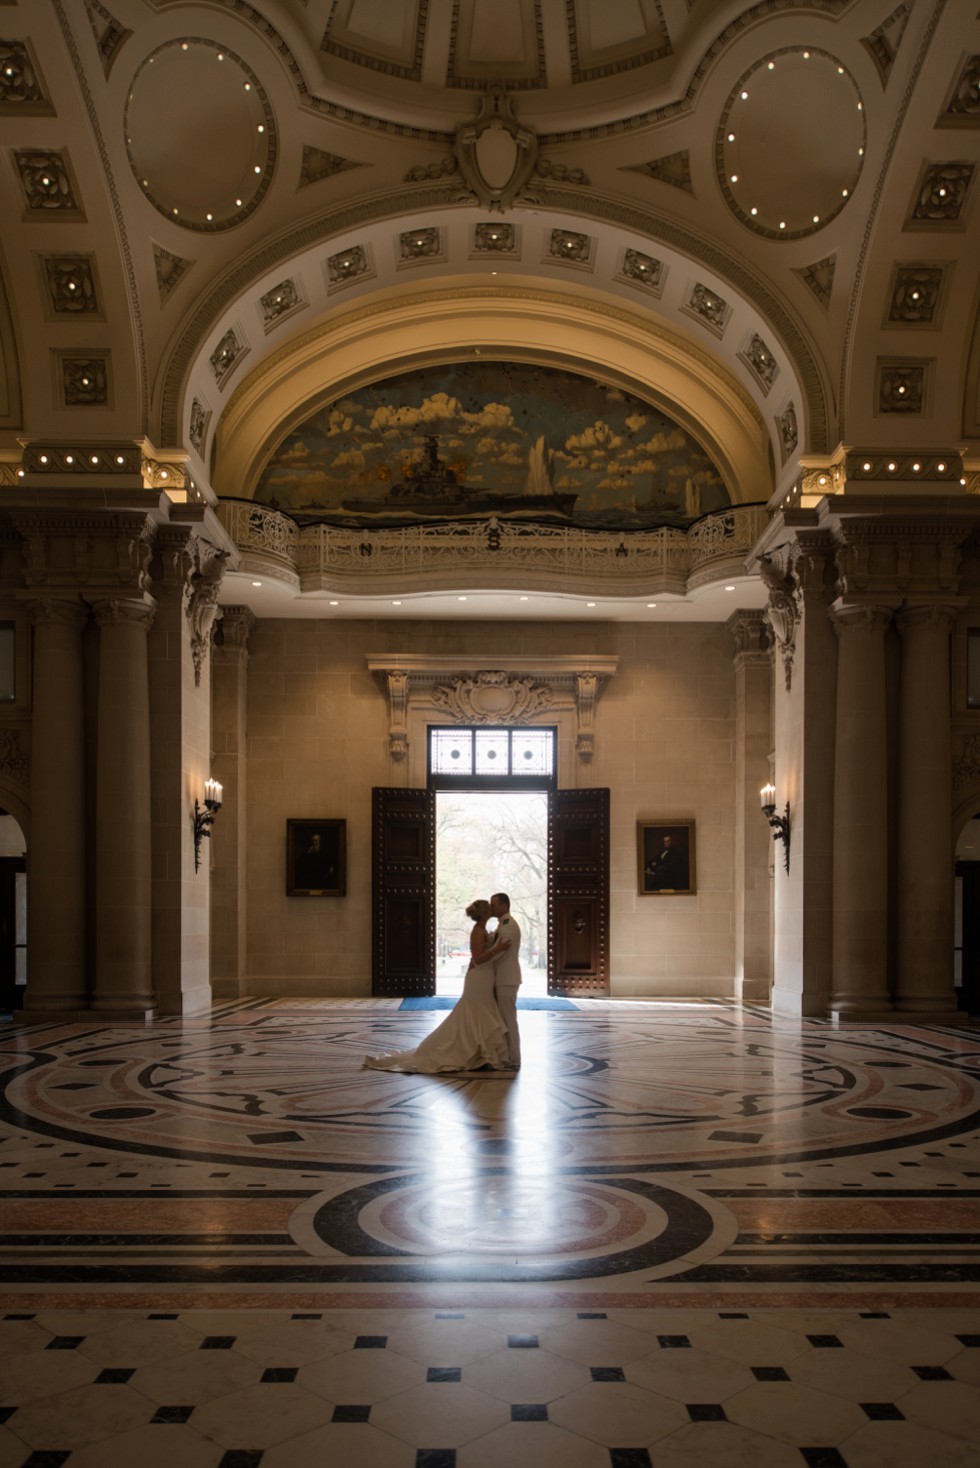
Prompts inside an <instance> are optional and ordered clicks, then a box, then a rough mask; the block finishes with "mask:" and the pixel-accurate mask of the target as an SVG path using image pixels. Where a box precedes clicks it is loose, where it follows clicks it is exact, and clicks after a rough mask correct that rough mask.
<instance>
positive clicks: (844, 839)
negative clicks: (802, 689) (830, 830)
mask: <svg viewBox="0 0 980 1468" xmlns="http://www.w3.org/2000/svg"><path fill="white" fill-rule="evenodd" d="M890 616H891V613H890V610H889V609H888V608H885V607H880V606H842V605H840V604H838V605H837V606H836V607H835V608H834V623H835V626H836V628H837V633H838V638H839V647H838V662H837V725H836V738H835V760H834V775H835V777H834V940H833V959H834V973H833V997H832V999H831V1003H830V1009H831V1014H832V1015H834V1016H835V1017H837V1018H838V1019H843V1020H855V1021H874V1020H877V1019H881V1018H883V1017H887V1016H888V1015H890V1013H891V1008H892V1004H891V997H890V995H889V993H888V955H887V945H888V789H887V769H886V750H887V717H886V705H885V630H886V628H887V626H888V622H889V619H890Z"/></svg>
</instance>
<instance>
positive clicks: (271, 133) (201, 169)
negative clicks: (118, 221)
mask: <svg viewBox="0 0 980 1468" xmlns="http://www.w3.org/2000/svg"><path fill="white" fill-rule="evenodd" d="M124 122H125V134H126V149H127V152H128V154H129V163H130V167H131V168H132V170H133V176H134V177H135V179H136V181H137V183H138V184H139V186H140V188H141V190H142V191H143V193H144V194H145V195H146V198H147V199H148V200H149V202H150V203H151V204H152V205H153V207H154V209H156V210H157V211H158V212H159V213H160V214H162V215H163V216H164V218H166V219H169V220H170V221H171V222H172V223H174V224H180V225H182V226H183V227H184V228H185V229H193V230H198V231H201V232H203V233H211V232H214V231H217V230H225V229H231V228H232V227H233V226H234V225H236V224H241V223H242V221H243V220H245V219H247V218H248V217H249V215H250V214H252V213H253V211H254V210H255V209H256V208H257V207H258V205H259V203H260V202H261V200H262V198H263V197H264V196H265V193H266V192H267V190H268V188H269V185H270V184H271V182H272V176H273V172H274V169H275V164H276V154H277V147H278V144H277V133H276V126H275V119H274V117H273V113H272V107H271V105H270V103H269V100H268V98H267V97H266V94H265V92H264V91H263V89H262V87H261V86H260V84H259V81H258V78H257V77H256V75H255V73H254V72H253V71H252V70H251V68H250V67H248V66H246V64H245V62H244V61H242V59H241V58H240V57H239V56H236V55H235V54H234V52H232V51H228V50H226V49H225V48H224V47H222V46H219V45H217V44H216V43H215V42H213V41H210V40H203V39H186V40H182V41H168V42H167V43H166V44H165V45H163V46H160V47H158V49H157V50H156V51H154V52H153V54H152V55H151V56H148V57H147V58H146V60H145V61H144V62H143V64H142V66H141V67H140V68H139V70H138V71H137V73H136V75H135V76H134V78H133V80H132V83H131V85H130V90H129V96H128V99H127V102H126V111H125V119H124ZM189 159H193V160H194V166H193V168H190V167H188V160H189Z"/></svg>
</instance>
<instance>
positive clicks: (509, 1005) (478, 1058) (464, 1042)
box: [364, 892, 521, 1075]
mask: <svg viewBox="0 0 980 1468" xmlns="http://www.w3.org/2000/svg"><path fill="white" fill-rule="evenodd" d="M466 916H467V917H468V918H471V919H472V921H473V929H472V931H471V933H470V966H469V968H468V969H467V970H466V979H465V981H464V983H463V992H462V994H461V995H460V997H459V1000H458V1001H457V1003H456V1005H455V1007H454V1008H453V1009H452V1010H450V1012H449V1014H447V1015H446V1018H445V1019H444V1020H443V1022H442V1024H441V1025H439V1026H438V1028H436V1029H434V1030H433V1031H432V1033H431V1035H426V1037H425V1039H424V1040H423V1041H422V1043H421V1045H419V1046H418V1047H417V1049H415V1050H402V1051H399V1053H398V1054H397V1055H369V1056H368V1057H367V1059H366V1060H365V1061H364V1064H365V1065H366V1066H367V1067H368V1068H369V1069H371V1070H398V1071H407V1072H410V1073H412V1074H416V1075H440V1074H441V1075H446V1074H450V1073H453V1074H455V1073H458V1072H460V1071H469V1070H479V1071H497V1072H498V1073H499V1074H501V1075H516V1073H517V1071H518V1070H519V1069H520V1065H521V1037H520V1033H519V1031H518V1028H517V990H518V987H519V985H520V982H521V965H520V957H519V955H520V948H521V930H520V928H519V927H518V926H517V923H516V922H515V921H514V919H513V918H512V917H511V915H510V898H509V897H508V896H507V894H506V892H495V893H494V895H493V896H492V897H491V898H490V901H489V902H487V901H486V900H485V899H484V898H482V897H481V898H478V899H477V901H476V902H471V903H470V905H469V907H468V908H467V909H466ZM491 917H494V918H496V919H497V929H496V932H495V933H494V934H493V936H491V935H490V934H489V933H488V932H487V920H488V918H491Z"/></svg>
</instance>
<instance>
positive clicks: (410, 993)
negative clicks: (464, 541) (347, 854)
mask: <svg viewBox="0 0 980 1468" xmlns="http://www.w3.org/2000/svg"><path fill="white" fill-rule="evenodd" d="M435 809H436V798H435V793H434V791H431V790H398V789H391V788H379V789H375V790H374V791H373V792H372V814H373V821H372V825H373V831H374V851H373V864H372V865H373V913H374V942H373V945H372V946H373V953H372V991H373V993H375V994H386V995H402V996H405V997H416V996H417V997H421V996H426V995H430V994H434V993H435V992H436V920H435V914H436V891H435V887H436V857H435Z"/></svg>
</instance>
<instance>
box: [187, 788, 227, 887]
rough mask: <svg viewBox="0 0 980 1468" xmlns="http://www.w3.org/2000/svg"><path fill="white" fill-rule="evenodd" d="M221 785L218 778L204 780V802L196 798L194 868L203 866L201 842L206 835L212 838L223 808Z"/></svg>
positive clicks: (196, 869) (197, 868)
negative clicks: (213, 828) (212, 832)
mask: <svg viewBox="0 0 980 1468" xmlns="http://www.w3.org/2000/svg"><path fill="white" fill-rule="evenodd" d="M221 794H222V791H221V785H220V783H219V781H217V780H205V782H204V804H203V805H201V804H200V803H199V802H198V801H197V800H196V799H195V801H194V815H193V821H194V870H195V872H196V871H199V870H200V867H201V842H202V841H203V840H204V838H205V836H207V837H208V838H210V836H211V827H212V826H213V825H214V818H215V816H216V815H217V814H218V811H219V810H220V809H221Z"/></svg>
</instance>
